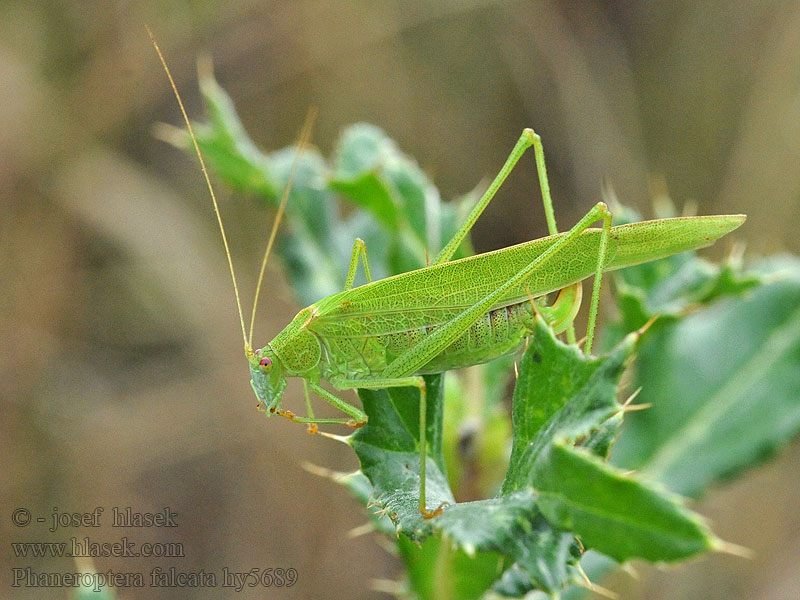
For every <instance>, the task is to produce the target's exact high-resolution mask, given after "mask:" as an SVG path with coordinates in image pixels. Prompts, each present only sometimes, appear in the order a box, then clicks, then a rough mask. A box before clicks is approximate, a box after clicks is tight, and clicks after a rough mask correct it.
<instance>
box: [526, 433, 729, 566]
mask: <svg viewBox="0 0 800 600" xmlns="http://www.w3.org/2000/svg"><path fill="white" fill-rule="evenodd" d="M533 478H534V480H535V482H536V491H537V494H538V501H537V504H538V506H539V508H540V509H541V511H542V513H543V514H544V516H545V517H546V518H547V520H548V521H550V522H551V523H552V524H554V525H556V526H557V527H561V528H563V529H568V530H571V531H574V532H575V533H576V535H578V536H579V537H580V539H581V541H582V542H583V543H584V545H585V546H587V547H591V548H593V549H595V550H597V551H599V552H602V553H603V554H606V555H608V556H610V557H611V558H614V559H616V560H618V561H620V562H623V561H626V560H629V559H631V558H634V557H639V558H645V559H647V560H650V561H653V562H655V561H674V560H679V559H683V558H687V557H689V556H693V555H694V554H698V553H699V552H703V551H706V550H713V549H715V548H719V547H720V542H719V540H717V538H715V537H714V535H713V534H712V533H711V531H710V530H709V529H708V527H707V526H706V525H705V523H704V522H703V521H702V520H701V519H700V517H699V516H698V515H697V514H695V513H693V512H691V511H690V510H688V509H687V508H685V507H684V506H683V505H682V503H681V501H680V498H678V497H677V496H675V495H674V494H671V493H669V492H667V491H666V489H665V488H663V487H662V486H659V485H657V484H652V483H645V482H643V481H637V480H635V479H633V478H629V477H625V476H624V475H623V472H622V471H621V470H617V469H615V468H613V467H611V466H609V465H608V464H607V463H605V462H603V461H601V460H600V459H599V458H597V457H596V456H594V455H593V454H591V453H589V452H587V451H585V450H582V449H577V448H573V447H572V446H571V445H569V444H568V443H566V442H564V443H555V444H551V445H549V446H548V447H547V448H546V449H545V450H544V452H543V453H542V455H541V456H540V457H539V460H538V461H537V464H536V469H535V473H534V476H533Z"/></svg>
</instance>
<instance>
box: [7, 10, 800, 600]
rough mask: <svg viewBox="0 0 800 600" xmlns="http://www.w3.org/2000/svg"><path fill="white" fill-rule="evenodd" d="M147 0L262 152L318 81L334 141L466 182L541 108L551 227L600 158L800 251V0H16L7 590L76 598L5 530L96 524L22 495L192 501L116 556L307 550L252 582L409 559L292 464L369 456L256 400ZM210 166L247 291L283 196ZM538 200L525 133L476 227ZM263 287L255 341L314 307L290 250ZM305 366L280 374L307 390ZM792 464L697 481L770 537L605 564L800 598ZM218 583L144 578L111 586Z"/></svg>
mask: <svg viewBox="0 0 800 600" xmlns="http://www.w3.org/2000/svg"><path fill="white" fill-rule="evenodd" d="M145 23H148V24H149V25H150V26H151V27H152V29H153V31H154V33H155V35H156V36H157V38H158V39H159V41H160V44H161V46H162V48H163V50H164V52H165V54H166V57H167V60H168V61H169V63H170V65H171V67H172V69H173V72H174V74H175V77H176V80H177V83H178V86H179V88H180V89H181V90H182V92H183V94H184V98H185V100H186V102H187V108H188V110H189V113H190V114H191V115H194V116H195V117H196V118H200V116H201V115H202V105H201V102H200V99H199V94H198V91H197V85H196V81H197V79H196V71H195V64H196V59H197V57H198V55H201V54H207V55H209V56H211V57H212V58H213V61H214V64H215V71H216V75H217V78H218V80H219V81H220V83H221V85H222V86H223V87H224V88H226V89H227V90H228V92H229V93H230V94H231V96H232V97H233V98H234V100H235V102H236V104H237V109H238V111H239V114H240V115H241V117H242V120H243V122H244V124H245V127H246V128H247V130H248V131H249V133H250V134H251V136H252V137H253V139H254V140H255V141H256V142H257V143H258V144H259V145H260V146H261V147H262V148H265V149H269V150H271V149H275V148H278V147H283V146H285V145H287V144H289V143H290V142H291V141H292V140H293V139H294V138H295V137H296V135H297V132H298V131H299V129H300V127H301V125H302V121H303V119H304V116H305V114H306V112H307V110H308V108H309V106H311V105H314V106H317V107H319V111H320V112H319V119H318V123H317V126H316V130H315V135H314V140H315V143H316V144H317V145H318V146H319V148H320V149H321V150H322V151H323V153H325V154H327V153H328V152H330V150H331V148H332V147H333V146H334V144H335V141H336V139H337V136H338V134H339V132H340V131H341V129H342V128H343V127H344V126H346V125H347V124H350V123H353V122H357V121H368V122H371V123H374V124H376V125H379V126H380V127H382V128H383V129H384V130H386V131H387V133H388V134H389V135H390V136H392V137H393V138H394V139H396V140H397V142H398V143H399V145H400V146H401V148H403V149H404V150H405V151H406V152H407V153H409V154H410V155H412V156H414V157H415V158H416V159H417V160H418V161H419V164H420V166H421V167H422V168H423V169H424V170H425V171H426V172H427V173H428V174H429V175H430V176H431V177H432V178H433V180H434V181H435V183H436V184H437V185H438V186H439V189H440V191H441V194H442V196H443V197H444V198H455V197H458V196H461V195H463V194H465V193H467V192H469V191H470V190H471V189H473V188H474V187H475V186H476V185H478V184H480V183H481V181H482V180H484V179H485V178H487V177H490V176H493V175H494V174H495V173H496V171H497V169H498V168H499V166H500V165H501V164H502V162H503V160H505V157H506V156H507V154H508V152H509V150H510V149H511V147H512V145H513V143H514V142H515V141H516V139H517V137H518V136H519V133H520V131H521V130H522V128H523V127H526V126H531V127H534V128H535V129H536V130H537V131H538V132H539V133H540V134H541V135H542V137H543V140H544V146H545V151H546V154H547V161H548V168H549V174H550V183H551V186H552V191H553V197H554V199H555V201H556V212H557V216H558V218H559V223H560V224H561V225H562V227H563V226H564V225H571V224H573V223H574V222H575V221H576V220H577V219H578V218H579V217H580V216H581V215H583V214H584V213H585V211H586V210H587V209H588V208H589V207H590V206H591V204H592V203H594V202H596V201H597V200H599V199H600V183H601V180H602V178H603V177H607V178H608V179H609V180H610V182H611V183H612V184H613V186H614V188H615V189H616V191H617V194H618V195H619V197H620V198H621V199H622V200H623V201H624V202H626V203H628V204H630V205H633V206H635V207H637V208H639V209H640V210H641V211H642V212H644V213H645V214H648V213H649V214H652V212H651V198H652V197H653V196H654V195H655V194H658V193H661V192H663V191H664V190H668V191H669V193H670V195H671V196H672V198H673V199H674V200H675V201H676V202H677V203H678V205H679V206H682V205H683V204H684V203H687V202H688V203H690V205H695V206H696V211H697V212H698V213H700V214H711V213H729V212H735V213H738V212H744V213H747V214H748V221H747V223H746V225H745V226H744V227H742V229H741V230H739V231H738V232H737V233H736V238H737V239H738V240H741V241H745V242H746V243H747V252H748V255H749V256H758V255H762V254H769V253H774V252H780V251H785V250H789V251H794V252H798V251H800V242H798V236H797V232H796V228H797V225H798V224H800V221H798V218H797V214H798V211H799V210H800V169H798V168H797V165H798V157H799V156H800V4H798V3H797V2H789V1H777V0H773V1H766V2H759V3H741V2H735V1H733V0H730V1H729V0H720V1H718V2H713V3H696V2H690V1H685V0H677V1H676V0H669V1H666V0H665V1H655V2H641V1H639V2H637V1H632V0H628V1H624V0H619V1H588V0H587V1H583V2H569V1H567V0H565V1H561V2H549V1H542V2H500V1H488V0H462V1H456V0H449V1H439V2H421V1H407V2H388V1H378V2H375V1H370V2H367V1H354V2H324V1H321V0H317V1H304V0H298V1H295V2H255V1H252V0H250V1H242V0H229V1H227V2H219V1H214V0H208V1H171V0H168V1H165V2H153V3H137V2H122V1H119V2H117V1H111V2H109V1H108V0H104V1H97V0H80V1H78V0H72V1H69V0H53V1H50V2H47V3H33V2H23V1H13V0H6V1H5V2H4V3H2V5H0V157H2V160H0V202H2V215H3V216H2V219H1V220H0V264H1V265H2V268H0V282H1V283H0V294H2V310H0V332H1V333H0V335H1V336H2V337H1V338H0V339H1V340H2V355H3V359H2V361H0V369H2V377H1V378H0V410H1V411H2V419H0V431H1V432H2V433H1V434H0V448H1V449H2V456H3V459H2V463H3V469H2V473H1V474H0V479H2V490H3V492H2V507H0V508H1V509H2V512H0V515H2V518H0V532H2V539H3V540H4V545H5V548H4V549H3V550H2V552H0V556H2V559H1V560H2V564H0V566H2V569H0V571H2V575H1V576H0V578H2V581H3V582H4V586H3V588H2V592H0V594H2V595H3V596H4V597H8V598H67V597H69V594H70V591H69V590H67V589H49V590H44V589H39V590H37V589H24V588H21V589H20V588H18V589H12V588H11V587H10V581H9V580H8V577H9V573H10V569H11V568H12V567H18V566H31V567H32V568H33V569H34V570H39V571H45V570H51V571H52V570H56V571H69V570H71V569H72V567H73V565H72V563H71V562H70V561H69V560H68V559H58V560H53V559H49V560H44V559H25V560H22V559H19V558H14V557H13V556H12V553H11V552H10V550H9V546H8V543H7V542H8V541H15V542H16V541H28V540H33V541H63V540H64V539H67V538H68V537H70V536H71V535H77V536H78V537H79V538H82V537H83V536H84V535H85V534H87V531H86V530H85V529H80V530H69V529H68V530H62V531H60V532H56V533H50V532H48V531H47V530H46V528H45V527H44V526H43V525H40V524H37V523H32V524H31V525H30V526H28V527H25V528H17V527H14V526H12V524H11V521H10V519H9V515H10V514H11V512H12V510H13V509H14V508H17V507H26V508H28V509H29V510H30V511H31V512H32V513H33V515H34V517H35V516H45V517H48V518H49V515H50V514H51V513H52V511H53V508H54V507H58V509H59V510H60V511H66V512H89V511H92V510H93V509H94V508H95V507H96V506H103V507H105V508H106V516H107V517H109V518H110V515H108V512H110V510H111V507H114V506H118V507H126V506H131V507H132V508H133V509H134V510H138V511H159V510H162V509H163V508H164V507H170V509H171V510H172V511H173V512H175V513H178V515H179V516H178V518H177V520H178V524H179V526H178V527H177V528H175V529H148V530H134V531H133V532H132V533H129V537H130V538H131V539H132V540H133V541H135V542H137V543H142V542H148V541H149V542H180V543H183V544H184V545H185V552H186V557H185V558H182V559H179V560H176V561H169V560H165V559H130V558H100V559H97V560H96V561H95V563H96V564H95V566H96V567H97V569H98V570H100V571H106V570H108V569H113V570H115V571H144V572H149V570H150V569H151V568H153V567H155V566H161V567H162V568H166V567H168V566H169V565H172V564H174V565H175V566H176V567H177V568H179V569H181V570H184V571H198V570H200V569H206V570H207V571H216V572H219V571H220V570H221V569H222V567H224V566H227V567H228V568H229V569H230V570H235V571H249V570H250V569H251V568H254V567H257V568H262V569H263V568H265V567H284V568H288V567H293V568H295V569H296V570H297V571H298V574H299V575H298V581H297V583H296V584H295V585H294V586H293V587H291V588H286V589H283V590H280V591H278V590H276V589H271V590H266V591H265V590H263V589H248V588H245V590H244V591H242V592H241V593H239V594H237V597H242V598H256V597H258V598H263V597H276V598H277V597H280V598H323V597H324V598H351V597H358V598H384V597H387V596H385V595H384V594H381V593H379V592H376V591H374V587H375V584H374V580H388V579H392V578H395V577H396V576H397V574H398V572H399V568H400V565H399V562H397V560H396V559H395V558H393V557H392V556H391V555H390V554H389V553H387V552H385V551H384V550H383V549H382V548H381V547H380V545H379V544H378V542H380V539H379V538H378V537H377V536H375V535H374V534H373V535H366V536H361V537H356V538H353V539H351V538H350V537H348V532H349V531H350V530H352V529H353V528H356V527H358V526H360V525H362V524H363V523H364V522H365V518H364V516H363V514H362V511H361V509H360V508H359V506H358V505H357V503H356V502H355V501H354V500H352V499H350V498H349V496H348V494H347V493H346V491H345V490H344V489H343V488H340V487H339V486H336V485H334V484H333V483H331V482H330V481H327V480H325V479H323V478H320V477H319V476H317V475H312V474H310V473H309V472H307V471H306V470H304V469H303V468H302V464H303V463H304V462H308V463H312V464H315V465H321V466H324V467H326V468H330V469H333V470H336V471H348V470H352V469H353V468H355V467H356V460H355V457H354V455H353V454H352V452H351V451H350V450H349V449H348V448H347V447H345V446H344V445H342V444H338V443H337V442H335V441H332V440H329V439H325V438H322V437H309V436H307V435H306V434H305V432H304V428H302V427H300V426H296V425H292V424H291V423H289V422H288V421H285V420H278V419H272V420H270V421H269V422H267V421H265V420H264V419H263V417H262V416H261V415H260V414H259V413H258V412H256V410H255V399H254V398H253V396H252V392H251V390H250V387H249V385H248V374H247V366H246V364H245V361H244V360H243V357H242V353H241V340H240V339H239V331H238V323H237V318H236V313H235V309H234V304H233V297H232V293H231V289H230V284H229V280H228V275H227V272H226V264H225V259H224V255H223V252H222V248H221V245H220V242H219V239H218V233H217V231H216V224H215V221H214V218H213V213H212V211H211V205H210V201H209V199H208V195H207V191H206V190H205V187H204V185H205V184H204V182H203V179H202V176H201V174H200V171H199V169H198V167H197V165H196V163H195V162H193V161H192V160H190V159H189V158H188V157H186V156H184V155H183V154H181V153H180V152H179V151H177V150H175V149H174V148H172V147H169V146H167V145H166V144H164V143H163V142H160V141H158V140H156V139H155V138H154V137H153V135H152V126H153V124H154V123H155V122H158V121H164V122H169V123H173V124H176V125H177V124H180V121H179V118H180V117H179V112H178V109H177V106H176V103H175V100H174V98H173V96H172V92H171V90H170V88H169V85H168V82H167V81H166V78H165V76H164V73H163V72H162V71H161V67H160V65H159V63H158V59H157V57H156V55H155V52H154V51H153V48H152V46H151V45H150V42H149V40H148V37H147V34H146V32H145V29H144V24H145ZM218 192H219V193H220V195H221V200H222V203H223V206H222V209H223V211H224V217H225V219H226V221H227V224H228V226H229V234H230V237H231V240H232V251H233V254H234V261H235V263H236V266H237V267H238V269H239V273H240V277H241V279H242V286H243V296H244V298H245V299H249V298H251V297H252V290H253V282H254V276H255V273H256V272H257V264H258V262H259V260H260V252H261V251H262V248H263V244H264V241H265V238H266V235H267V233H268V231H269V226H270V225H271V220H272V216H273V215H272V214H271V213H270V212H268V211H266V210H263V209H261V208H259V207H258V205H257V204H256V203H255V202H254V201H253V200H252V199H250V198H232V197H231V195H230V194H229V193H228V192H227V191H225V190H224V189H222V188H221V186H220V187H219V188H218ZM540 206H541V203H540V200H539V194H538V184H537V182H536V177H535V167H534V163H533V159H532V157H528V158H526V159H525V160H523V161H522V163H521V165H520V166H519V167H518V168H517V170H516V171H515V173H514V174H513V175H512V177H511V178H510V180H509V182H508V184H507V185H506V187H505V188H504V191H503V192H502V193H501V194H500V196H499V197H498V199H497V200H496V201H495V202H494V203H493V204H492V205H491V206H490V207H489V209H488V210H487V211H486V213H485V215H484V217H483V218H482V219H481V221H480V222H479V223H478V225H477V227H476V229H475V232H474V236H473V240H474V241H475V245H476V247H477V249H478V250H479V251H485V250H489V249H493V248H498V247H502V246H506V245H510V244H512V243H517V242H521V241H524V240H528V239H532V238H535V237H539V236H541V235H544V234H545V233H546V227H545V223H544V218H543V216H542V214H541V210H540ZM718 246H719V247H718V248H715V249H714V250H713V251H712V252H711V256H716V257H719V256H721V255H722V253H723V252H724V251H725V249H726V246H725V243H723V244H719V245H718ZM715 252H716V254H714V253H715ZM347 258H348V257H346V256H342V257H340V259H341V260H342V261H343V262H345V261H346V260H347ZM266 292H267V294H266V295H265V296H264V300H265V302H264V304H263V311H262V313H261V316H262V319H261V320H260V321H259V323H258V326H257V332H260V333H259V335H258V336H257V340H256V341H257V343H258V344H263V342H264V341H265V340H267V339H269V338H270V337H272V336H273V335H274V334H275V333H276V332H277V331H278V330H279V329H280V328H281V327H282V326H283V325H285V324H286V323H287V322H288V321H289V320H290V319H291V317H292V316H293V315H294V313H295V312H296V311H297V309H298V308H300V307H298V306H296V305H294V302H293V300H292V295H291V292H290V291H289V290H288V289H287V288H286V286H285V283H284V281H283V278H282V276H281V273H280V270H279V266H278V264H277V263H274V264H273V265H272V266H271V268H270V269H269V270H268V283H267V286H266ZM299 390H300V387H299V386H296V387H295V386H294V385H292V386H291V387H290V392H291V395H290V399H289V400H288V402H289V403H290V404H291V403H292V402H296V401H297V394H298V392H299ZM798 461H800V446H798V445H797V444H795V445H794V446H793V447H790V448H787V449H786V450H785V452H784V453H783V454H781V455H780V456H779V457H777V458H776V459H775V460H773V461H771V462H770V463H768V464H766V465H765V466H763V467H760V468H758V469H755V470H752V471H750V472H748V473H747V474H746V476H745V477H744V478H742V479H741V480H738V481H736V482H734V483H732V484H729V485H726V486H723V487H719V488H717V489H715V490H714V491H713V493H711V494H710V495H709V496H707V497H706V498H705V499H704V500H703V501H701V502H700V503H699V504H698V505H697V506H696V508H697V509H698V510H699V511H700V512H701V513H702V514H704V515H706V516H708V517H709V518H710V519H711V520H712V522H713V524H714V527H715V530H716V532H717V533H718V534H719V535H720V536H721V537H722V538H724V539H726V540H729V541H731V542H734V543H736V544H740V545H743V546H747V547H749V548H751V549H753V550H754V551H755V553H756V555H755V558H754V559H753V560H742V559H739V558H734V557H730V556H719V555H718V556H710V557H704V558H701V559H699V560H696V561H694V562H692V563H690V564H687V565H682V566H679V567H672V568H670V569H669V570H668V571H664V570H659V569H656V568H653V567H649V566H646V565H637V566H636V571H637V572H638V574H639V576H638V579H635V578H632V577H631V576H630V575H627V574H619V575H615V576H614V577H613V578H612V579H610V580H606V581H605V583H604V585H605V586H606V587H610V588H612V589H614V590H616V591H618V592H619V593H620V594H621V597H623V598H632V599H638V598H649V599H665V600H666V599H677V598H706V599H715V598H748V599H755V600H760V599H784V598H786V599H789V598H797V597H798V595H800V569H798V568H797V564H798V562H800V503H798V500H797V499H798V497H800V481H798V477H797V467H796V466H797V464H798ZM104 522H105V521H104ZM89 534H91V535H93V536H95V537H96V538H97V539H98V541H113V540H115V539H117V538H119V537H120V534H119V532H118V531H117V532H116V533H115V531H113V530H111V529H110V528H106V527H104V528H102V529H100V530H99V531H96V532H94V533H92V532H89ZM387 585H388V584H386V583H383V584H382V587H384V588H385V587H387ZM226 594H231V595H233V592H231V591H230V590H228V591H226V590H221V589H219V588H216V589H215V588H212V589H185V588H172V589H155V588H149V587H147V588H143V589H122V590H120V592H119V597H120V598H219V597H224V596H225V595H226Z"/></svg>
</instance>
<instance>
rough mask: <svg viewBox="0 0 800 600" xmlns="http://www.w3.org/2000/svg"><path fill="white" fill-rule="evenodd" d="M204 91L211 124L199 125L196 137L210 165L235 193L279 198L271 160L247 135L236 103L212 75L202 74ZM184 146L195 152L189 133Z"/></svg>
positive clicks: (186, 135) (185, 137)
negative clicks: (235, 105) (235, 106)
mask: <svg viewBox="0 0 800 600" xmlns="http://www.w3.org/2000/svg"><path fill="white" fill-rule="evenodd" d="M200 91H201V93H202V94H203V99H204V100H205V103H206V111H207V115H208V118H209V123H208V124H205V125H204V124H201V125H197V126H196V127H195V135H196V137H197V142H198V145H199V146H200V149H201V151H202V152H203V156H204V158H205V159H206V161H207V162H208V164H209V166H211V167H212V168H213V170H214V172H215V173H216V174H217V175H218V176H219V177H221V178H222V179H223V180H224V181H225V182H226V183H227V184H228V185H229V186H230V187H231V188H232V189H234V190H237V191H240V192H247V193H255V194H258V195H259V196H261V197H264V198H272V199H275V198H277V196H278V195H279V194H280V187H278V186H276V185H275V182H274V176H273V174H272V172H271V169H270V164H269V161H268V159H267V158H266V157H265V156H264V154H262V152H261V151H260V150H259V149H258V148H257V147H256V145H255V144H254V143H253V141H252V140H251V139H250V137H249V136H248V135H247V132H246V131H245V130H244V126H243V125H242V122H241V120H239V115H237V114H236V109H235V108H234V105H233V101H232V100H231V98H230V96H228V94H227V93H226V92H225V90H223V89H222V88H221V87H220V86H219V84H218V83H217V81H216V80H215V79H214V76H213V74H211V73H210V72H208V73H204V74H201V77H200ZM184 144H185V146H186V148H187V150H189V151H191V152H193V151H194V149H193V148H191V141H190V139H189V137H188V133H186V134H184Z"/></svg>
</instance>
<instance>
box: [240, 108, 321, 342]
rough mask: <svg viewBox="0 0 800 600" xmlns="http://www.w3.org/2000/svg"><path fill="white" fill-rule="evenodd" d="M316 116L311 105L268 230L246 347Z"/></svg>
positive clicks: (251, 334) (251, 340)
mask: <svg viewBox="0 0 800 600" xmlns="http://www.w3.org/2000/svg"><path fill="white" fill-rule="evenodd" d="M316 118H317V109H316V108H314V107H312V108H310V109H309V111H308V115H306V121H305V123H303V129H302V130H301V131H300V137H299V138H298V142H297V154H295V156H294V161H293V162H292V169H291V171H290V172H289V179H288V180H287V181H286V187H285V188H284V190H283V196H282V197H281V203H280V205H279V206H278V212H277V213H276V214H275V221H274V222H273V224H272V231H270V232H269V240H268V241H267V249H266V251H265V252H264V260H262V261H261V271H260V272H259V273H258V283H257V284H256V293H255V296H254V297H253V311H252V312H251V313H250V335H249V336H248V338H247V345H248V347H250V348H252V347H253V329H254V327H255V323H256V310H257V309H258V296H259V293H260V292H261V283H262V282H263V281H264V273H265V272H266V270H267V261H268V260H269V255H270V253H271V252H272V245H273V244H274V243H275V237H276V236H277V234H278V227H279V226H280V224H281V220H282V219H283V213H284V212H285V211H286V202H287V201H288V200H289V193H290V192H291V191H292V184H294V178H295V176H296V175H297V169H298V167H299V166H300V156H301V155H302V154H303V150H304V149H305V147H306V145H307V144H308V141H309V140H310V139H311V130H312V129H313V127H314V121H315V120H316Z"/></svg>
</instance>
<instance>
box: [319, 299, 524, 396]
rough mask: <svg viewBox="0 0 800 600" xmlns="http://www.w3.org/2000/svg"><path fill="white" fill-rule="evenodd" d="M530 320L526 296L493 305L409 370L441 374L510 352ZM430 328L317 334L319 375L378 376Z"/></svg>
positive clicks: (327, 377)
mask: <svg viewBox="0 0 800 600" xmlns="http://www.w3.org/2000/svg"><path fill="white" fill-rule="evenodd" d="M533 321H534V315H533V308H532V306H531V302H530V300H529V299H525V300H523V301H521V302H517V303H514V304H509V305H507V306H501V307H499V308H495V309H492V310H490V311H489V312H488V313H485V314H483V315H482V316H481V318H480V319H478V320H477V321H476V322H475V323H473V324H472V325H471V326H470V327H469V328H468V329H467V330H466V331H465V332H464V333H463V334H462V335H461V336H460V337H459V338H457V339H456V341H455V342H453V343H452V344H450V346H448V347H447V348H445V349H444V350H443V351H442V352H441V353H439V354H438V355H437V356H435V357H434V358H433V359H432V360H431V361H430V362H428V363H427V364H426V365H424V366H423V367H422V368H420V369H419V370H418V371H417V372H416V373H414V374H420V375H422V374H427V373H441V372H444V371H448V370H450V369H460V368H463V367H469V366H472V365H477V364H480V363H484V362H487V361H490V360H493V359H495V358H498V357H500V356H503V355H505V354H509V353H511V352H513V351H515V350H516V349H517V348H519V347H520V345H521V344H522V343H523V342H524V340H525V338H526V337H527V336H529V335H530V333H531V331H532V328H533ZM435 330H436V326H432V327H420V328H415V329H409V330H405V331H399V332H395V333H389V334H378V335H368V336H358V337H334V338H327V339H320V341H321V343H322V347H323V358H322V361H321V366H322V369H323V373H324V377H325V378H326V379H328V380H331V378H333V379H335V378H337V377H339V378H343V379H366V378H379V377H381V376H382V373H383V371H384V370H385V369H386V367H387V366H388V365H390V364H391V363H392V361H393V360H394V359H395V358H397V357H398V356H400V355H401V354H402V353H403V352H405V351H406V350H408V349H409V348H411V347H412V346H414V345H416V344H418V343H419V342H421V341H422V340H423V339H425V337H426V336H428V335H430V334H431V333H432V332H433V331H435Z"/></svg>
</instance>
